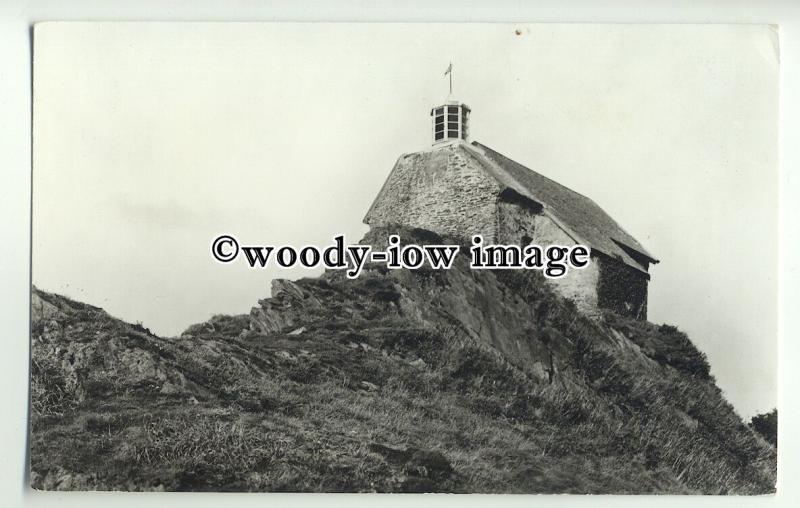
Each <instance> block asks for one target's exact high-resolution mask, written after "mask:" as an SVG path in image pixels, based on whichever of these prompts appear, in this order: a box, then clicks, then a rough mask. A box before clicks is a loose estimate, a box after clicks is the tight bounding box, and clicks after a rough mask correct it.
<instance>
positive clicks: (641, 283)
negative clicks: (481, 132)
mask: <svg viewBox="0 0 800 508" xmlns="http://www.w3.org/2000/svg"><path fill="white" fill-rule="evenodd" d="M503 190H504V189H503V186H501V185H500V184H499V183H498V182H497V181H496V180H495V179H494V178H492V177H491V176H490V175H488V174H487V173H486V172H485V170H484V169H483V168H482V167H481V166H480V164H479V163H478V162H477V161H475V160H474V159H473V158H471V157H469V156H468V155H466V154H465V153H464V152H463V151H462V150H460V149H459V148H458V147H457V146H456V145H451V146H447V147H442V148H440V149H437V150H431V151H427V152H418V153H413V154H408V155H403V156H401V157H400V158H399V159H398V161H397V163H396V164H395V167H394V168H393V169H392V172H391V173H390V174H389V177H388V178H387V180H386V183H385V184H384V186H383V188H382V189H381V191H380V193H379V194H378V197H377V198H376V199H375V202H374V203H373V205H372V207H371V208H370V210H369V211H368V212H367V215H366V217H365V218H364V222H366V223H367V224H368V225H370V226H371V227H382V226H392V225H399V226H404V227H409V228H420V229H425V230H430V231H434V232H436V233H439V234H442V235H451V236H455V237H459V238H463V239H465V240H467V241H469V239H470V238H471V237H472V235H475V234H481V235H483V238H484V242H485V243H502V244H517V245H521V244H523V243H525V242H534V243H537V244H539V245H542V246H547V245H552V244H557V245H565V246H568V245H574V244H575V243H576V242H575V240H574V239H573V238H572V237H570V236H569V235H568V234H567V233H566V232H565V231H564V230H563V229H562V228H561V227H560V226H559V225H558V224H556V222H554V221H553V219H551V218H550V217H549V216H548V215H547V214H545V213H543V212H542V207H541V206H540V205H538V204H537V203H533V202H531V201H530V200H527V198H522V197H521V196H518V195H516V194H514V193H513V192H512V193H509V192H508V191H506V192H503ZM647 281H648V279H647V275H646V274H643V273H641V272H638V271H636V270H634V269H632V268H630V267H628V266H626V265H624V264H623V263H620V262H618V261H617V260H615V259H612V258H610V257H608V256H605V255H604V254H602V253H599V252H597V251H595V250H594V249H593V250H592V255H591V263H590V264H589V265H588V266H587V267H585V268H583V269H581V270H570V271H569V272H568V273H567V275H566V276H565V277H562V278H560V279H549V282H550V284H551V285H552V286H553V287H554V288H555V289H556V291H558V292H559V293H560V294H561V295H562V296H564V297H566V298H569V299H571V300H572V301H573V302H575V304H576V306H577V307H578V309H579V310H581V312H583V313H584V314H587V315H597V314H598V307H604V308H608V309H611V310H614V311H616V312H618V313H620V314H623V315H627V316H632V317H637V318H639V319H646V317H647Z"/></svg>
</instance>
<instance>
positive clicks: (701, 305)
mask: <svg viewBox="0 0 800 508" xmlns="http://www.w3.org/2000/svg"><path fill="white" fill-rule="evenodd" d="M450 62H452V63H453V97H454V98H457V99H459V100H461V101H464V102H465V103H467V104H469V106H470V107H471V108H472V115H471V121H470V122H471V123H470V134H471V138H472V139H474V140H477V141H480V142H481V143H483V144H485V145H487V146H489V147H491V148H493V149H494V150H497V151H499V152H500V153H503V154H504V155H507V156H509V157H511V158H512V159H514V160H516V161H518V162H520V163H522V164H524V165H526V166H528V167H530V168H531V169H534V170H535V171H538V172H539V173H541V174H543V175H545V176H548V177H550V178H552V179H554V180H556V181H558V182H560V183H562V184H564V185H566V186H568V187H570V188H572V189H574V190H575V191H577V192H580V193H582V194H585V195H587V196H589V197H591V198H592V199H593V200H594V201H595V202H597V203H598V204H599V205H600V206H601V207H603V208H604V209H605V210H606V211H607V212H608V213H609V214H610V215H611V216H612V217H614V218H615V220H617V222H619V223H620V224H621V225H622V226H623V227H624V228H625V229H626V230H627V231H628V232H629V233H631V234H632V235H633V236H634V237H636V238H637V239H638V240H639V241H640V242H641V243H642V244H643V245H644V246H645V247H646V248H647V249H648V250H649V251H650V252H651V253H653V255H655V256H656V257H657V258H658V259H660V260H661V263H660V264H658V265H655V266H653V267H652V268H651V270H650V272H651V276H652V279H651V282H650V293H649V316H648V317H649V319H650V320H651V321H653V322H656V323H670V324H674V325H677V326H678V327H679V328H680V329H681V330H683V331H685V332H686V333H688V335H689V336H690V338H691V339H692V341H693V342H694V343H695V344H696V345H697V346H698V347H699V348H700V349H701V350H702V351H703V352H705V353H706V354H707V355H708V358H709V361H710V364H711V371H712V374H713V375H714V376H715V377H716V379H717V380H718V384H719V385H720V387H721V388H722V389H723V391H724V392H725V394H726V396H727V398H728V400H730V401H731V402H732V403H733V405H734V407H735V408H736V409H737V411H738V412H739V413H740V414H741V415H743V416H745V417H749V416H751V415H753V414H755V413H757V412H763V411H767V410H770V409H771V408H773V407H774V406H775V404H776V381H777V371H776V369H777V366H776V364H777V351H776V347H777V341H776V333H777V332H776V320H777V287H776V284H777V282H776V272H777V241H778V237H777V192H778V188H777V185H778V183H777V182H778V179H777V178H778V173H777V171H778V157H777V154H778V67H779V55H778V48H777V29H776V28H775V27H772V26H764V25H577V24H570V25H566V24H565V25H561V24H538V25H536V24H534V25H519V24H513V25H512V24H472V25H460V24H418V25H409V24H367V23H362V24H323V23H314V24H290V23H286V24H257V23H244V24H243V23H238V24H222V23H219V24H193V23H179V24H178V23H176V24H169V23H94V24H92V23H69V24H65V23H45V24H39V25H37V26H36V29H35V34H34V110H33V116H34V136H33V147H34V148H33V149H34V154H33V161H34V162H33V232H32V237H33V239H32V249H33V252H32V263H33V266H32V273H33V282H34V284H35V285H36V286H37V287H39V288H40V289H43V290H46V291H52V292H57V293H60V294H64V295H66V296H69V297H72V298H75V299H77V300H80V301H84V302H87V303H91V304H94V305H98V306H100V307H103V308H104V309H105V310H107V311H108V312H109V313H111V314H112V315H114V316H116V317H119V318H121V319H124V320H126V321H130V322H141V323H143V324H144V325H145V326H147V327H149V328H150V329H151V330H153V331H154V332H156V333H158V334H160V335H165V336H172V335H178V334H180V333H181V332H182V331H183V330H184V329H185V328H186V327H187V326H188V325H190V324H192V323H197V322H201V321H205V320H206V319H208V318H209V317H211V316H212V315H214V314H240V313H247V312H249V310H250V308H251V307H253V306H255V305H256V304H257V302H258V300H259V299H261V298H266V297H268V296H269V288H270V281H271V279H273V278H275V277H281V278H292V279H294V278H299V277H302V276H314V275H317V274H318V273H319V270H317V271H309V270H301V269H295V270H282V271H279V270H277V269H272V268H268V269H264V270H261V269H258V270H253V269H249V268H247V267H246V266H245V264H244V263H231V264H227V265H223V264H220V263H216V262H214V260H213V259H212V258H211V254H210V244H211V241H212V240H213V239H214V238H215V237H216V236H218V235H219V234H223V233H227V234H232V235H234V236H236V237H237V238H238V239H240V240H244V241H246V242H247V243H251V244H265V245H283V244H294V245H306V244H316V245H320V246H325V245H328V244H329V243H330V242H331V239H332V237H333V236H335V235H336V234H339V233H343V234H345V235H346V237H347V239H348V241H350V242H356V241H357V240H359V239H360V238H361V236H362V235H363V234H364V233H365V232H366V231H367V227H366V226H365V225H364V224H363V223H362V219H363V216H364V214H365V213H366V211H367V209H368V208H369V206H370V204H371V203H372V200H373V199H374V197H375V195H376V194H377V193H378V191H379V190H380V187H381V185H382V184H383V182H384V181H385V179H386V177H387V176H388V174H389V172H390V171H391V169H392V166H393V165H394V162H395V161H396V160H397V158H398V157H399V156H400V155H401V154H403V153H410V152H415V151H419V150H425V149H428V148H429V147H430V133H431V127H430V117H429V112H430V108H431V107H432V106H435V105H438V104H440V103H441V102H442V101H444V100H445V99H446V98H447V94H448V89H447V87H448V83H447V78H446V77H444V75H443V73H444V71H445V69H446V68H447V66H448V64H449V63H450Z"/></svg>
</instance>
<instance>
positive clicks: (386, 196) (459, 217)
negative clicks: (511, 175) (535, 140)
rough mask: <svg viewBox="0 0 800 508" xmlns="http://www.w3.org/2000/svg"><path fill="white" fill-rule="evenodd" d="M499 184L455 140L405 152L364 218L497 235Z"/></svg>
mask: <svg viewBox="0 0 800 508" xmlns="http://www.w3.org/2000/svg"><path fill="white" fill-rule="evenodd" d="M500 190H501V189H500V184H498V183H497V181H496V180H494V179H493V178H492V177H490V176H489V175H487V174H486V173H485V172H484V171H483V169H482V168H481V167H480V166H479V165H478V163H477V162H476V161H474V160H473V159H472V158H470V157H468V156H466V155H464V154H463V153H461V152H460V151H459V150H458V149H457V148H454V147H453V146H449V147H444V148H441V149H438V150H432V151H429V152H418V153H413V154H409V155H404V156H401V157H400V159H399V160H398V161H397V163H396V164H395V167H394V169H393V170H392V172H391V173H390V174H389V177H388V179H387V180H386V183H385V184H384V186H383V188H382V189H381V191H380V193H379V194H378V197H377V198H376V199H375V202H374V203H373V205H372V207H371V208H370V210H369V212H367V215H366V217H365V218H364V222H366V223H367V224H369V225H370V226H372V227H377V226H386V225H392V224H398V225H402V226H408V227H413V228H422V229H428V230H431V231H435V232H437V233H440V234H446V235H453V236H458V237H461V238H467V239H469V238H471V237H472V235H474V234H482V235H484V238H492V237H494V233H495V227H496V219H495V213H494V211H495V202H496V200H497V194H498V193H499V192H500Z"/></svg>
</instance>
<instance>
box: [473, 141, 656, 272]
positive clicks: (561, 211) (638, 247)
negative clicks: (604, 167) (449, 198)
mask: <svg viewBox="0 0 800 508" xmlns="http://www.w3.org/2000/svg"><path fill="white" fill-rule="evenodd" d="M461 146H462V147H463V148H464V149H465V151H466V152H468V153H469V154H470V155H472V156H473V157H474V158H475V159H476V160H478V162H480V163H481V165H482V166H483V167H484V169H485V170H486V171H487V173H489V174H490V175H491V176H493V177H494V178H495V179H496V180H497V181H498V182H500V184H501V185H503V186H505V187H507V188H510V189H512V190H514V191H515V192H517V193H519V194H520V195H522V196H524V197H526V198H528V199H531V200H533V201H535V202H537V203H539V204H541V205H542V206H543V208H544V212H545V213H547V214H548V215H549V216H550V217H551V218H553V220H554V221H555V222H556V223H557V224H558V225H559V226H560V227H561V228H562V229H564V230H565V232H567V233H568V234H571V236H573V237H574V239H575V240H576V241H578V242H581V243H583V244H585V245H588V246H590V247H591V248H592V249H595V250H597V251H600V252H602V253H603V254H606V255H607V256H610V257H612V258H616V259H619V260H620V261H622V262H623V263H625V264H626V265H628V266H631V267H632V268H635V269H637V270H639V271H645V272H646V271H647V269H646V263H643V262H642V258H645V259H646V261H649V262H652V263H658V260H657V259H656V258H654V257H653V256H652V255H651V254H650V253H649V252H647V249H645V248H644V246H642V244H640V243H639V242H638V241H637V240H636V239H635V238H634V237H632V236H631V235H630V234H628V233H627V232H626V231H625V230H624V229H622V227H621V226H620V225H619V224H617V222H616V221H615V220H614V219H612V218H611V217H610V216H609V215H608V214H607V213H606V212H604V211H603V209H602V208H600V207H599V206H598V205H597V204H596V203H595V202H594V201H592V200H591V199H589V198H587V197H586V196H584V195H582V194H579V193H577V192H575V191H573V190H571V189H568V188H567V187H564V186H563V185H561V184H559V183H557V182H555V181H553V180H551V179H549V178H547V177H545V176H542V175H540V174H539V173H537V172H535V171H533V170H531V169H528V168H526V167H525V166H523V165H522V164H519V163H518V162H515V161H513V160H511V159H509V158H508V157H505V156H504V155H501V154H499V153H498V152H495V151H494V150H492V149H491V148H489V147H487V146H484V145H482V144H480V143H478V142H476V141H473V142H472V146H469V145H464V144H462V145H461ZM637 258H638V260H637Z"/></svg>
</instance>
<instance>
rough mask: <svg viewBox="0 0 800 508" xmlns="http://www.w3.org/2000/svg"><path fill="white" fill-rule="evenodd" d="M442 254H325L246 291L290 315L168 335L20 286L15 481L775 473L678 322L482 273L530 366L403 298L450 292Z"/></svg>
mask: <svg viewBox="0 0 800 508" xmlns="http://www.w3.org/2000/svg"><path fill="white" fill-rule="evenodd" d="M458 270H460V271H461V275H464V274H465V273H467V272H466V271H464V269H463V267H460V268H458V267H457V268H456V269H454V271H453V273H442V272H436V273H432V272H416V273H404V274H399V273H396V272H394V273H386V272H385V271H381V270H378V269H375V268H371V269H370V270H368V271H367V273H365V274H364V276H362V277H361V278H360V279H358V280H356V281H348V280H346V279H344V278H343V277H342V275H341V274H340V273H336V272H329V273H327V274H326V275H324V276H323V277H322V278H320V279H304V280H302V281H299V282H298V284H297V285H296V286H295V287H297V288H301V289H302V294H299V295H294V297H293V298H294V299H291V298H288V299H287V298H285V295H284V298H281V297H276V298H272V299H270V300H266V301H262V302H261V303H262V307H261V308H270V309H271V310H270V311H269V312H268V313H270V315H288V314H292V316H291V319H289V321H291V325H290V326H279V325H275V326H273V328H275V329H274V330H272V331H265V330H264V328H263V327H258V326H252V327H251V324H252V322H253V318H252V317H251V316H232V317H231V316H218V317H215V318H214V319H212V320H210V321H209V322H207V323H203V324H200V325H195V326H193V327H191V328H190V329H189V330H187V332H186V333H185V334H184V335H183V336H181V337H180V338H173V339H164V338H159V337H156V336H154V335H152V334H150V333H149V332H148V331H147V330H146V329H144V328H142V327H140V326H137V325H130V324H126V323H123V322H121V321H118V320H116V319H114V318H112V317H110V316H108V315H107V314H106V313H105V312H103V311H102V310H100V309H97V308H95V307H91V306H88V305H85V304H80V303H77V302H72V301H70V300H68V299H66V298H64V297H60V296H57V295H52V294H48V293H44V292H41V291H38V290H34V299H33V300H34V302H33V317H34V319H33V325H32V340H33V358H32V387H31V391H32V396H31V403H32V412H31V415H32V436H31V471H32V484H33V486H34V487H36V488H45V489H131V490H141V489H147V490H149V489H166V490H255V491H449V492H574V493H601V492H603V493H651V492H658V493H765V492H771V491H773V490H774V481H775V450H774V448H772V447H771V446H770V445H768V444H767V443H766V442H765V441H764V440H763V439H761V438H760V437H758V436H757V435H756V434H755V433H754V432H753V431H752V430H750V429H749V428H748V427H747V426H746V425H744V423H743V422H742V421H741V420H740V419H739V418H738V416H737V415H736V414H735V413H734V412H733V410H732V408H731V407H730V405H729V404H728V403H727V402H726V401H725V400H724V399H723V397H722V396H721V393H720V391H719V389H718V388H717V387H716V386H715V385H714V382H713V379H711V378H710V377H709V375H708V366H707V364H706V362H705V359H704V357H703V355H702V354H700V353H699V352H697V350H696V349H695V348H694V347H693V346H692V344H691V342H689V340H688V339H687V338H686V337H685V335H683V334H682V333H680V332H679V331H677V330H676V329H675V328H673V327H667V326H661V327H657V326H655V325H652V324H649V323H641V322H635V321H631V320H627V319H623V318H620V317H618V316H613V315H609V316H608V317H607V318H606V323H605V324H602V323H601V324H598V323H595V322H592V321H589V320H586V319H584V318H582V317H580V316H577V315H576V314H575V312H574V308H573V307H572V306H571V305H570V303H569V302H566V301H564V300H562V299H560V298H558V297H557V296H555V295H553V294H552V293H551V292H550V291H549V290H548V289H547V288H546V286H545V285H544V284H543V283H542V281H541V279H539V278H538V277H536V276H535V275H534V274H523V273H521V272H501V273H497V274H487V275H486V276H487V277H490V279H491V280H492V284H494V285H496V286H497V287H499V288H501V289H502V294H504V295H507V296H506V297H507V298H509V299H514V300H515V301H516V300H520V299H521V301H522V303H524V304H526V305H530V306H535V308H536V309H537V312H536V317H535V320H534V321H532V322H529V323H527V324H526V323H520V326H523V325H526V326H530V327H531V329H532V332H531V333H534V334H538V336H541V337H546V340H544V342H545V343H548V342H549V343H550V344H554V343H557V344H558V347H552V348H551V349H547V351H548V352H552V354H553V355H555V357H554V359H553V360H552V361H551V363H552V364H553V365H558V369H557V371H555V372H554V373H553V374H552V376H551V377H552V380H551V379H549V378H548V379H542V378H541V377H540V376H539V377H537V376H536V375H532V374H531V372H529V371H527V370H526V369H524V368H520V366H519V365H517V366H515V365H514V363H513V358H508V357H507V356H503V355H502V354H499V353H498V351H497V349H496V348H493V347H491V346H488V345H487V344H486V343H485V342H482V341H481V340H479V339H477V338H476V337H474V336H472V335H471V334H470V333H467V332H465V329H464V328H463V327H462V326H459V325H458V323H454V322H453V321H452V320H448V319H444V318H443V319H441V320H439V321H437V320H436V319H432V318H431V317H430V316H427V317H426V318H425V319H420V317H419V316H418V315H411V313H409V311H408V307H407V306H404V305H401V301H402V300H403V299H410V298H419V297H417V296H414V295H417V293H415V291H417V292H418V291H419V290H420V289H419V288H428V287H429V286H428V284H433V285H435V286H437V287H440V288H443V291H447V289H448V284H449V281H450V280H451V279H452V278H453V277H456V276H458V275H457V271H458ZM481 284H484V285H485V284H486V282H485V281H484V282H481ZM425 291H426V292H427V293H429V292H430V291H429V290H428V289H425ZM427 293H426V294H427ZM420 294H421V293H420ZM487 305H488V304H487ZM492 305H505V303H504V302H502V301H501V302H494V303H492ZM508 305H511V300H509V302H508ZM404 309H405V310H404ZM254 315H255V314H254ZM276 322H277V323H279V324H280V323H284V324H285V323H286V322H287V321H281V320H280V319H278V320H277V321H276ZM515 325H516V324H515ZM251 328H253V329H251ZM256 330H261V331H256ZM295 330H301V331H300V332H299V333H297V334H294V335H292V334H290V332H292V331H295ZM509 360H512V361H509Z"/></svg>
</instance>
